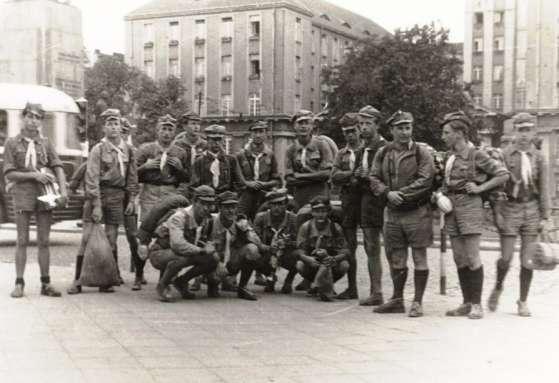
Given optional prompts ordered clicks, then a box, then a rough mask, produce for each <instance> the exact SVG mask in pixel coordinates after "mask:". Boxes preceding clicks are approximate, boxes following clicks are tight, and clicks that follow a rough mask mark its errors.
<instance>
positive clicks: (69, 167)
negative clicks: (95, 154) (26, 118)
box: [0, 83, 87, 224]
mask: <svg viewBox="0 0 559 383" xmlns="http://www.w3.org/2000/svg"><path fill="white" fill-rule="evenodd" d="M27 102H31V103H37V104H41V105H42V106H43V109H44V110H45V112H46V113H45V119H44V120H43V126H42V134H43V136H45V137H47V138H48V139H49V141H50V142H51V143H52V144H53V146H54V147H55V149H56V151H57V153H58V155H59V157H60V159H61V160H62V163H63V166H64V172H65V174H66V177H67V179H68V180H69V179H70V177H71V175H72V174H73V172H74V170H75V169H76V168H77V167H78V166H79V164H81V163H82V162H83V161H84V160H85V158H86V156H87V147H86V145H85V144H84V143H82V141H81V137H80V130H79V128H80V125H81V124H82V121H83V116H82V112H81V110H80V106H79V105H78V103H77V102H76V101H75V100H74V99H73V98H72V97H70V96H68V95H67V94H66V93H64V92H62V91H60V90H57V89H54V88H50V87H46V86H39V85H24V84H5V83H0V169H1V168H2V163H3V157H4V143H5V141H6V139H7V138H8V137H14V136H16V135H18V134H19V132H20V130H21V127H22V124H23V120H22V111H23V108H24V107H25V104H26V103H27ZM69 193H70V191H69ZM83 203H84V195H83V193H82V192H78V193H76V194H71V195H69V202H68V206H67V208H65V209H55V210H54V211H53V220H54V221H55V222H58V221H65V220H78V219H80V218H81V215H82V207H83ZM6 222H14V208H13V203H12V198H11V196H10V194H9V193H6V188H5V179H4V177H3V173H2V176H0V224H1V223H6Z"/></svg>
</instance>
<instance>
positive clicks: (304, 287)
mask: <svg viewBox="0 0 559 383" xmlns="http://www.w3.org/2000/svg"><path fill="white" fill-rule="evenodd" d="M310 288H311V282H310V281H307V280H306V279H303V280H302V281H301V282H299V284H298V285H297V286H295V291H306V290H308V289H310Z"/></svg>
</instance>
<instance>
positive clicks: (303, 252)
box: [297, 222, 318, 266]
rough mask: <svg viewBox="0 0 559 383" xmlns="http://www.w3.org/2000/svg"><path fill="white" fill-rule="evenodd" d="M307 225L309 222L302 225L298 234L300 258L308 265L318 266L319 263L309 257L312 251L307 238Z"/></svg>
mask: <svg viewBox="0 0 559 383" xmlns="http://www.w3.org/2000/svg"><path fill="white" fill-rule="evenodd" d="M307 225H308V223H307V222H305V223H304V224H303V225H301V227H300V228H299V231H298V233H297V248H298V249H299V258H300V259H301V261H303V262H305V263H307V264H311V265H315V266H318V262H317V261H316V259H314V258H313V257H311V256H309V252H310V249H309V239H308V238H307V232H308V229H307Z"/></svg>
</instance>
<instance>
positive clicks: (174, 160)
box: [167, 157, 184, 171]
mask: <svg viewBox="0 0 559 383" xmlns="http://www.w3.org/2000/svg"><path fill="white" fill-rule="evenodd" d="M167 163H168V164H169V166H172V167H173V168H175V169H176V170H180V171H182V170H184V167H183V166H182V162H180V161H179V159H178V158H176V157H167Z"/></svg>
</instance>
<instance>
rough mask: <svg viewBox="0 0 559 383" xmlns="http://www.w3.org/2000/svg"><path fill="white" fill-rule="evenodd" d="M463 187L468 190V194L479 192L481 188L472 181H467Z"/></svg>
mask: <svg viewBox="0 0 559 383" xmlns="http://www.w3.org/2000/svg"><path fill="white" fill-rule="evenodd" d="M464 188H465V189H466V191H467V192H468V194H479V193H481V192H482V191H483V190H482V189H481V187H480V186H478V185H476V184H475V183H473V182H468V183H467V184H466V185H465V186H464Z"/></svg>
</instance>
